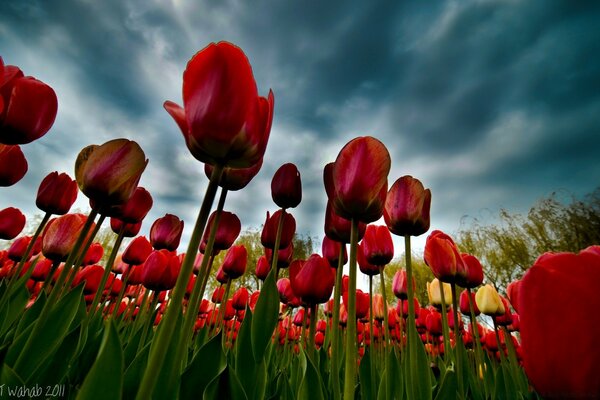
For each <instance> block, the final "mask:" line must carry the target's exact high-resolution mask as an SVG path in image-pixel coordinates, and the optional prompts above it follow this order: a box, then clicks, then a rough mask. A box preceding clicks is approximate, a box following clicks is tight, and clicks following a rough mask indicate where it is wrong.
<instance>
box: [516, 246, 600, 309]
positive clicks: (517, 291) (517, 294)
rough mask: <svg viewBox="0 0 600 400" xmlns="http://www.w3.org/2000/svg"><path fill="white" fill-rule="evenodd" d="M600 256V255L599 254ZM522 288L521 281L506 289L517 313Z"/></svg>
mask: <svg viewBox="0 0 600 400" xmlns="http://www.w3.org/2000/svg"><path fill="white" fill-rule="evenodd" d="M599 255H600V254H599ZM520 288H521V281H520V280H519V279H517V280H515V281H513V282H511V283H509V284H508V286H507V287H506V295H507V296H508V300H509V301H510V304H511V305H512V306H513V308H514V309H515V311H516V312H519V293H520Z"/></svg>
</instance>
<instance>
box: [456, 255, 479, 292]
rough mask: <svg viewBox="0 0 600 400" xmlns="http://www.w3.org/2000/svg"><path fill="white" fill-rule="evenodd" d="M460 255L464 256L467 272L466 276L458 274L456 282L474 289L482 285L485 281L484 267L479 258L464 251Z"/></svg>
mask: <svg viewBox="0 0 600 400" xmlns="http://www.w3.org/2000/svg"><path fill="white" fill-rule="evenodd" d="M460 256H461V257H462V260H463V264H464V266H465V272H466V274H465V275H464V276H461V275H457V276H456V279H457V281H456V283H457V284H458V285H459V286H461V287H464V288H466V289H473V288H476V287H477V286H479V285H481V283H482V282H483V267H482V266H481V263H480V262H479V260H478V259H477V258H476V257H475V256H472V255H470V254H467V253H462V254H461V255H460Z"/></svg>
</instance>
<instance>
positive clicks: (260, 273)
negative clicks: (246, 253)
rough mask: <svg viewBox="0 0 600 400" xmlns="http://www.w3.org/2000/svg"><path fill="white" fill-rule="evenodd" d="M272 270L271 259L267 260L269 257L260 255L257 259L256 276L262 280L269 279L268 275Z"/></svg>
mask: <svg viewBox="0 0 600 400" xmlns="http://www.w3.org/2000/svg"><path fill="white" fill-rule="evenodd" d="M270 270H271V264H269V261H267V257H266V256H260V257H259V259H258V260H257V261H256V270H255V271H254V273H255V274H256V277H257V278H258V279H260V280H261V281H264V280H265V279H267V275H269V271H270Z"/></svg>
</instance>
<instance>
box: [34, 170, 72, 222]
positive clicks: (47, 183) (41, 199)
mask: <svg viewBox="0 0 600 400" xmlns="http://www.w3.org/2000/svg"><path fill="white" fill-rule="evenodd" d="M77 192H78V190H77V182H75V180H73V179H71V177H70V176H69V175H67V174H65V173H62V174H59V173H58V172H56V171H54V172H51V173H50V174H48V175H47V176H46V177H45V178H44V179H43V180H42V183H40V187H39V189H38V192H37V197H36V200H35V205H36V206H37V208H39V209H40V210H42V211H44V212H46V213H49V214H56V215H64V214H66V213H68V212H69V210H70V209H71V206H72V205H73V203H74V202H75V200H76V199H77Z"/></svg>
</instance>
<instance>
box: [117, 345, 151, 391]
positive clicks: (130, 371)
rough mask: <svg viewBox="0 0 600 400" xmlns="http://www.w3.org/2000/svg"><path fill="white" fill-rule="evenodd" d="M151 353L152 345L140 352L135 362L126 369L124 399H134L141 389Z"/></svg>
mask: <svg viewBox="0 0 600 400" xmlns="http://www.w3.org/2000/svg"><path fill="white" fill-rule="evenodd" d="M149 353H150V343H148V344H147V345H146V346H144V348H142V349H141V350H140V352H139V353H137V355H136V356H135V358H134V359H133V361H131V363H130V364H129V366H127V368H126V369H125V375H124V377H123V398H125V399H133V398H135V394H136V393H137V391H138V389H139V384H140V382H141V380H142V375H143V374H144V368H145V367H146V364H147V362H148V354H149Z"/></svg>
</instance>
